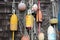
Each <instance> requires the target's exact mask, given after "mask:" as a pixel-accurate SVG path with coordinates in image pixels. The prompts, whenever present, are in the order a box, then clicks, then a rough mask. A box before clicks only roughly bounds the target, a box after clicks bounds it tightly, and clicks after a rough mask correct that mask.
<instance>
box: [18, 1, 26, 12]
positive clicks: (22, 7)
mask: <svg viewBox="0 0 60 40" xmlns="http://www.w3.org/2000/svg"><path fill="white" fill-rule="evenodd" d="M18 9H19V10H20V11H24V10H25V9H26V4H25V3H23V2H20V3H19V4H18Z"/></svg>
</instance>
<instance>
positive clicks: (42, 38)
mask: <svg viewBox="0 0 60 40" xmlns="http://www.w3.org/2000/svg"><path fill="white" fill-rule="evenodd" d="M38 39H39V40H44V33H43V32H40V33H39V34H38Z"/></svg>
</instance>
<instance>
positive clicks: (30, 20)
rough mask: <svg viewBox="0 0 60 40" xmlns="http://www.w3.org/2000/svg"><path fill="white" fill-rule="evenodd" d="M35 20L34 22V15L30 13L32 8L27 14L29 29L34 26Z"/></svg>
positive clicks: (27, 26)
mask: <svg viewBox="0 0 60 40" xmlns="http://www.w3.org/2000/svg"><path fill="white" fill-rule="evenodd" d="M33 22H34V17H33V15H32V14H31V13H30V10H29V11H28V14H27V15H26V28H28V29H31V28H33Z"/></svg>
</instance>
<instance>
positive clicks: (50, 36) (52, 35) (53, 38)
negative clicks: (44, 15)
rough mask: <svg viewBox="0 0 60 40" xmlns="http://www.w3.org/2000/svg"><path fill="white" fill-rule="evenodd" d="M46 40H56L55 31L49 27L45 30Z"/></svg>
mask: <svg viewBox="0 0 60 40" xmlns="http://www.w3.org/2000/svg"><path fill="white" fill-rule="evenodd" d="M47 34H48V40H56V32H55V29H54V28H53V27H52V26H51V25H50V26H49V27H48V30H47Z"/></svg>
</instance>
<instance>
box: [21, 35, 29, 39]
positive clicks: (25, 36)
mask: <svg viewBox="0 0 60 40" xmlns="http://www.w3.org/2000/svg"><path fill="white" fill-rule="evenodd" d="M21 40H30V37H29V36H28V35H23V37H22V38H21Z"/></svg>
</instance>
